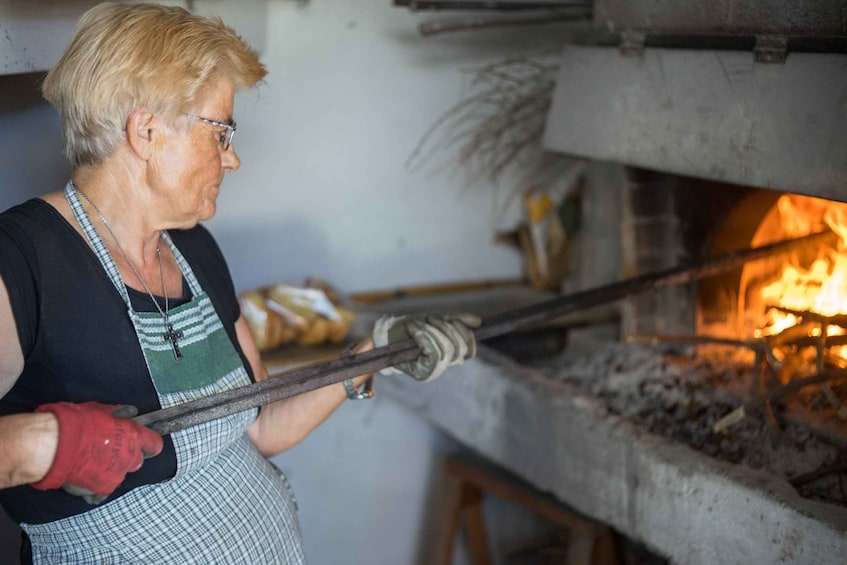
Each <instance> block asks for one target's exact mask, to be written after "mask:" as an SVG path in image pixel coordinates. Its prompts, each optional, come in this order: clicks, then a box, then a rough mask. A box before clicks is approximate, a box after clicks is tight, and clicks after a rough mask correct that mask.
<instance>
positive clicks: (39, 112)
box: [0, 73, 71, 210]
mask: <svg viewBox="0 0 847 565" xmlns="http://www.w3.org/2000/svg"><path fill="white" fill-rule="evenodd" d="M43 78H44V75H43V74H41V73H30V74H22V75H6V76H0V132H3V133H2V135H0V210H5V209H6V208H9V207H10V206H13V205H15V204H18V203H20V202H23V201H24V200H27V199H29V198H33V197H36V196H40V195H42V194H45V193H47V192H51V191H54V190H59V189H61V188H63V187H64V185H65V182H66V181H67V179H68V178H69V176H70V172H71V168H70V164H69V163H68V161H67V159H65V156H64V155H63V154H62V128H61V124H60V123H59V117H58V115H57V114H56V111H55V110H54V109H53V107H52V106H50V104H48V103H47V102H46V101H45V100H44V99H43V98H42V97H41V91H40V87H41V81H42V79H43Z"/></svg>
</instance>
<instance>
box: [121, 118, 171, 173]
mask: <svg viewBox="0 0 847 565" xmlns="http://www.w3.org/2000/svg"><path fill="white" fill-rule="evenodd" d="M163 133H164V130H163V129H162V122H161V121H160V120H158V119H157V118H156V115H155V114H153V113H152V112H150V111H148V110H146V109H144V108H136V109H135V110H133V111H132V113H131V114H130V115H129V117H128V118H127V120H126V140H127V143H128V144H129V147H130V149H131V150H132V151H133V153H135V154H136V155H138V157H139V158H141V159H143V160H145V161H147V160H149V159H150V157H152V155H153V148H154V145H153V143H154V140H155V139H156V138H157V136H160V135H162V134H163Z"/></svg>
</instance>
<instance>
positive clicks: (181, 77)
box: [42, 2, 267, 167]
mask: <svg viewBox="0 0 847 565" xmlns="http://www.w3.org/2000/svg"><path fill="white" fill-rule="evenodd" d="M218 73H221V74H223V76H226V77H229V78H230V79H231V80H232V81H233V82H234V83H235V86H236V88H238V89H244V88H249V87H251V86H253V85H254V84H256V83H257V82H259V81H260V80H262V78H263V77H264V76H265V75H266V74H267V71H266V70H265V67H264V65H262V63H260V62H259V58H258V56H257V54H256V53H255V52H254V51H253V50H252V49H251V48H250V47H249V46H248V45H247V44H246V43H245V42H244V40H243V39H241V38H240V37H239V36H238V35H237V34H236V33H235V32H234V31H233V30H232V29H231V28H229V27H227V26H226V25H224V23H223V22H222V21H221V20H220V19H219V18H205V17H200V16H196V15H194V14H191V13H190V12H188V11H186V10H183V9H182V8H175V7H167V6H160V5H156V4H131V5H126V4H116V3H111V2H107V3H103V4H100V5H98V6H95V7H94V8H92V9H90V10H88V11H87V12H86V13H85V14H84V15H83V16H82V18H81V19H80V21H79V24H78V25H77V28H76V32H75V33H74V36H73V38H72V39H71V42H70V44H69V45H68V47H67V49H66V50H65V52H64V54H63V55H62V57H61V58H60V59H59V61H58V62H57V63H56V65H55V66H54V67H53V68H52V69H51V70H50V72H49V73H48V74H47V77H46V78H45V80H44V84H43V86H42V92H43V94H44V97H45V98H46V99H47V100H48V101H49V102H50V103H51V104H53V106H54V107H55V108H56V110H58V112H59V117H60V118H61V120H62V127H63V130H64V136H65V154H66V155H67V156H68V158H69V159H70V160H71V163H72V164H73V166H74V167H78V166H81V165H91V164H96V163H99V162H101V161H102V160H103V159H105V158H106V157H108V156H109V155H110V154H111V153H112V152H113V151H114V150H115V148H116V146H117V144H118V142H119V141H120V139H122V137H123V134H122V131H123V130H124V128H125V126H126V120H127V118H128V117H129V115H130V114H131V113H132V111H133V110H135V109H136V108H146V109H147V110H149V111H151V112H153V113H155V114H159V115H162V116H165V117H166V118H168V119H170V118H172V117H173V116H175V115H176V114H177V113H179V112H180V111H183V110H185V109H186V108H187V106H188V104H189V103H190V102H191V101H192V100H193V99H194V98H195V97H196V96H197V95H198V94H199V93H200V91H201V89H202V88H203V86H204V85H205V84H206V82H207V81H208V80H209V79H210V78H211V77H212V76H214V75H216V74H218Z"/></svg>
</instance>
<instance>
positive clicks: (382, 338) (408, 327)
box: [373, 314, 482, 382]
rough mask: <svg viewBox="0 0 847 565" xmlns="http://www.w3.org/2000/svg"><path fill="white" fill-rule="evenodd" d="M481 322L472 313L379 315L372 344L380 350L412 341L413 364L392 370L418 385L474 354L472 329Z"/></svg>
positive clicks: (434, 377)
mask: <svg viewBox="0 0 847 565" xmlns="http://www.w3.org/2000/svg"><path fill="white" fill-rule="evenodd" d="M481 323H482V319H481V318H480V317H479V316H477V315H476V314H447V315H436V314H419V315H416V316H396V317H395V316H382V317H381V318H379V319H378V320H377V321H376V324H374V330H373V342H374V344H375V345H376V346H377V347H383V346H386V345H389V344H391V343H395V342H398V341H402V340H406V339H410V338H411V339H414V340H415V343H417V344H418V347H419V348H420V350H421V354H420V355H419V356H418V358H417V359H415V360H414V361H410V362H408V363H400V364H398V365H397V366H396V367H395V368H394V369H393V371H394V372H397V371H399V372H402V373H405V374H407V375H409V376H410V377H412V378H414V379H416V380H419V381H422V382H426V381H432V380H435V379H437V378H438V377H440V376H441V375H442V374H443V373H444V371H446V370H447V368H448V367H452V366H454V365H461V364H462V363H464V361H465V359H470V358H471V357H474V356H475V355H476V338H475V337H474V333H473V328H477V327H479V326H480V324H481ZM391 371H392V370H389V371H386V372H391Z"/></svg>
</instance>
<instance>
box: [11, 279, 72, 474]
mask: <svg viewBox="0 0 847 565" xmlns="http://www.w3.org/2000/svg"><path fill="white" fill-rule="evenodd" d="M23 366H24V357H23V352H22V351H21V346H20V342H19V341H18V330H17V327H16V326H15V317H14V316H13V315H12V306H11V304H10V303H9V294H8V291H7V290H6V285H5V284H4V283H3V280H2V279H0V397H2V396H3V395H5V394H6V393H7V392H9V390H10V389H11V388H12V386H13V385H14V384H15V381H17V380H18V377H19V376H20V374H21V371H23ZM58 438H59V426H58V422H57V420H56V417H55V416H53V415H52V414H49V413H48V414H18V415H15V416H3V417H0V453H2V454H3V456H2V457H0V488H8V487H12V486H17V485H21V484H25V483H31V482H34V481H38V480H40V479H42V478H43V477H44V475H46V474H47V471H48V469H50V465H51V464H52V462H53V455H54V454H55V453H56V445H57V442H58Z"/></svg>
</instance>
